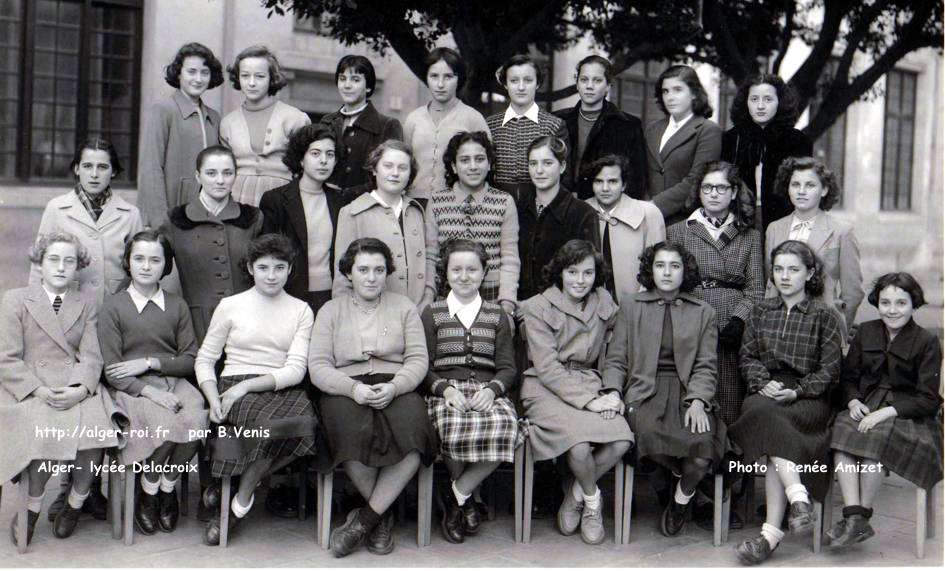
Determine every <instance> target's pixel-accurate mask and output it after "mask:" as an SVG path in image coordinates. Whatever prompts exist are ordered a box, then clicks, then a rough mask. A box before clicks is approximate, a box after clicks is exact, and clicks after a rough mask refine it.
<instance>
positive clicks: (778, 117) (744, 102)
mask: <svg viewBox="0 0 945 571" xmlns="http://www.w3.org/2000/svg"><path fill="white" fill-rule="evenodd" d="M765 84H767V85H770V86H771V87H773V88H774V89H775V91H776V92H777V94H778V111H777V113H775V114H774V117H773V118H772V119H771V121H770V122H768V124H767V126H768V127H775V128H778V129H781V128H785V127H793V126H794V123H797V116H798V115H799V114H800V112H799V110H798V108H797V106H798V100H797V91H795V89H794V88H793V87H792V86H790V85H788V84H787V83H785V82H784V80H783V79H781V78H780V77H778V76H777V75H774V74H771V73H762V74H760V75H756V76H754V77H749V78H748V79H746V80H745V81H743V82H742V83H741V85H739V86H738V92H737V93H736V94H735V99H733V100H732V109H731V111H730V112H729V117H731V119H732V123H733V124H735V125H748V124H750V123H752V122H753V119H752V118H751V113H749V112H748V92H749V91H750V90H751V88H752V87H755V86H756V85H765Z"/></svg>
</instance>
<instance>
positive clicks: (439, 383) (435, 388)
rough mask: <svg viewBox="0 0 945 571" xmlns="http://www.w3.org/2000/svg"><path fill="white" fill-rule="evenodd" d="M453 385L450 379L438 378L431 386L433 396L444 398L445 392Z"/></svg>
mask: <svg viewBox="0 0 945 571" xmlns="http://www.w3.org/2000/svg"><path fill="white" fill-rule="evenodd" d="M451 386H453V385H451V384H450V382H449V381H448V380H446V379H437V380H435V381H433V385H432V386H431V387H430V392H431V393H433V396H437V397H440V398H443V395H444V393H446V389H448V388H450V387H451Z"/></svg>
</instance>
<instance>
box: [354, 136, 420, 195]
mask: <svg viewBox="0 0 945 571" xmlns="http://www.w3.org/2000/svg"><path fill="white" fill-rule="evenodd" d="M386 151H400V152H402V153H407V156H408V157H410V176H409V177H408V178H407V186H405V187H404V188H410V185H412V184H413V179H415V178H417V159H416V158H414V156H413V149H411V148H410V145H408V144H407V143H405V142H403V141H401V140H400V139H387V140H386V141H384V142H383V143H381V144H380V145H378V146H376V147H374V150H373V151H371V154H369V155H368V157H367V159H365V161H364V170H366V171H367V172H369V173H373V172H374V169H376V168H377V163H379V162H381V157H382V156H384V153H385V152H386ZM372 184H374V185H375V188H376V184H377V183H376V181H372Z"/></svg>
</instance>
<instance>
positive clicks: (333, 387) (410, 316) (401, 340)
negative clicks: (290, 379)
mask: <svg viewBox="0 0 945 571" xmlns="http://www.w3.org/2000/svg"><path fill="white" fill-rule="evenodd" d="M353 295H354V294H346V295H342V296H340V297H336V298H334V299H332V300H331V301H329V302H327V303H326V304H325V305H323V306H322V308H321V310H319V312H318V316H317V317H316V318H315V328H314V331H313V333H312V341H311V345H310V346H309V351H308V368H309V374H310V376H311V379H312V383H313V384H314V385H315V386H316V387H318V388H319V389H320V390H321V391H322V392H324V393H326V394H329V395H337V396H346V397H351V396H352V395H353V391H354V387H355V386H356V385H357V384H358V382H357V381H355V380H354V379H353V377H356V376H358V375H372V374H389V375H393V376H394V377H393V379H391V381H390V382H391V383H392V384H393V385H394V386H395V387H396V389H397V396H400V395H403V394H407V393H409V392H411V391H413V390H414V389H416V388H417V386H419V385H420V382H421V381H422V380H423V378H424V376H425V375H426V374H427V367H428V366H429V362H428V354H427V343H426V336H425V334H424V331H423V324H422V323H421V321H420V315H419V314H418V313H417V308H416V306H415V305H414V303H413V301H411V300H410V299H409V298H407V297H405V296H403V295H399V294H396V293H392V292H386V291H385V292H383V293H382V294H381V299H380V301H379V302H378V306H377V309H376V310H375V311H376V315H377V320H378V328H380V327H381V326H383V329H382V330H381V331H378V333H377V339H376V342H377V344H376V347H375V349H374V350H373V351H369V352H365V351H364V350H363V349H362V347H363V344H362V341H361V333H360V331H359V328H358V325H357V323H358V314H359V312H360V311H361V310H360V309H359V308H358V307H357V306H356V305H355V304H354V301H353V299H352V296H353Z"/></svg>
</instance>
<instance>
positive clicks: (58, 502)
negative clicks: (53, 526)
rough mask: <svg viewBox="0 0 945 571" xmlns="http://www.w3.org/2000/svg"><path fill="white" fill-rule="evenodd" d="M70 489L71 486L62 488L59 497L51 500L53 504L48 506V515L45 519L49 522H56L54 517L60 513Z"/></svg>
mask: <svg viewBox="0 0 945 571" xmlns="http://www.w3.org/2000/svg"><path fill="white" fill-rule="evenodd" d="M70 489H71V484H70V485H69V486H64V487H62V488H61V489H60V490H59V495H58V496H56V499H55V500H53V503H52V504H51V505H50V506H49V513H48V514H46V517H48V518H49V521H56V516H57V515H59V512H61V511H62V506H64V505H66V498H68V497H69V490H70Z"/></svg>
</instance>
